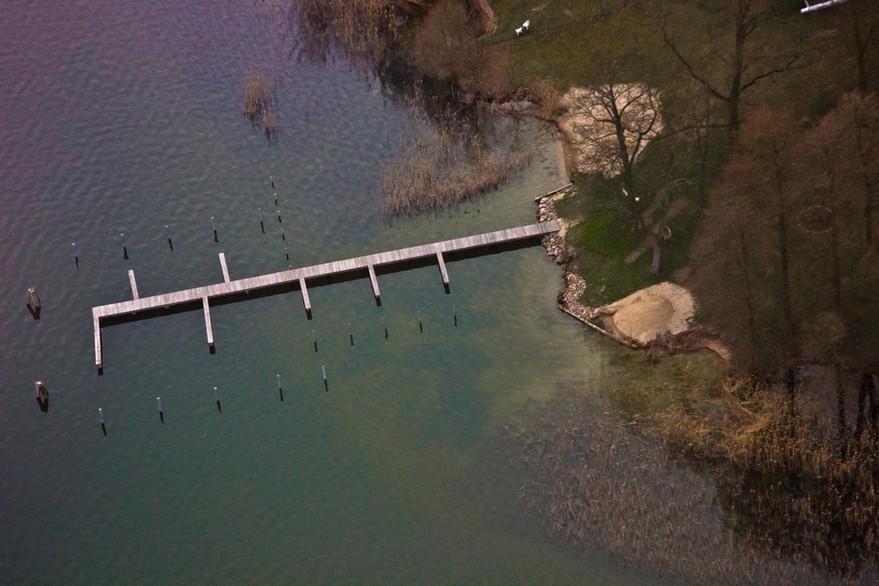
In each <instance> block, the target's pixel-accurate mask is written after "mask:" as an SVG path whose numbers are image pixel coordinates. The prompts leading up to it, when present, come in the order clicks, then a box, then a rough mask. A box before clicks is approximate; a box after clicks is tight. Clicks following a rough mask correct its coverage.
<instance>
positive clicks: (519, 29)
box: [516, 26, 522, 37]
mask: <svg viewBox="0 0 879 586" xmlns="http://www.w3.org/2000/svg"><path fill="white" fill-rule="evenodd" d="M516 36H517V37H521V36H522V27H521V26H520V27H519V28H517V29H516Z"/></svg>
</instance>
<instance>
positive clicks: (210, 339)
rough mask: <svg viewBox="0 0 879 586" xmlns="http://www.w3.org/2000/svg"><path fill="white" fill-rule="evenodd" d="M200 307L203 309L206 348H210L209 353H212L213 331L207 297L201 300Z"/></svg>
mask: <svg viewBox="0 0 879 586" xmlns="http://www.w3.org/2000/svg"><path fill="white" fill-rule="evenodd" d="M201 303H202V306H203V307H204V327H205V330H207V334H208V348H210V350H211V353H213V352H214V329H213V327H212V326H211V307H210V304H209V303H208V297H207V295H205V296H203V297H202V298H201Z"/></svg>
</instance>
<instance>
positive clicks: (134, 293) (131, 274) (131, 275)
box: [128, 269, 140, 299]
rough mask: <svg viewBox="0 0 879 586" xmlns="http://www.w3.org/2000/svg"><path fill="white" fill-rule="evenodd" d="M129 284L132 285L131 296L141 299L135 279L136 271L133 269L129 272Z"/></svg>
mask: <svg viewBox="0 0 879 586" xmlns="http://www.w3.org/2000/svg"><path fill="white" fill-rule="evenodd" d="M128 282H129V283H130V284H131V296H132V297H134V298H135V299H140V294H139V293H138V292H137V281H136V280H135V279H134V271H132V270H131V269H129V270H128Z"/></svg>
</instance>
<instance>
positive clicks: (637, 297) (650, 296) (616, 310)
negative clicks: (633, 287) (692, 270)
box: [596, 283, 695, 344]
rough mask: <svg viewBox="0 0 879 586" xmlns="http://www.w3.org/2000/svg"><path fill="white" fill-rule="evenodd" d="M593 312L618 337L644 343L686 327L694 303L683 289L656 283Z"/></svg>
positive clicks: (672, 284)
mask: <svg viewBox="0 0 879 586" xmlns="http://www.w3.org/2000/svg"><path fill="white" fill-rule="evenodd" d="M596 313H597V314H598V315H600V316H602V317H605V318H606V319H607V322H609V324H608V325H612V326H613V328H614V329H615V330H616V331H617V332H618V333H619V334H620V335H621V336H624V337H626V338H630V339H632V340H635V341H636V342H638V343H640V344H647V343H648V342H651V341H653V340H654V339H656V338H657V337H659V336H662V335H665V334H680V333H681V332H684V331H686V330H688V329H689V328H690V321H691V320H692V319H693V315H694V314H695V304H694V303H693V296H692V295H691V294H690V292H689V291H688V290H687V289H685V288H683V287H681V286H680V285H675V284H674V283H660V284H658V285H653V286H652V287H647V288H646V289H641V290H640V291H636V292H635V293H632V294H631V295H629V296H628V297H624V298H623V299H620V300H619V301H615V302H613V303H611V304H609V305H605V306H602V307H599V308H598V310H597V311H596Z"/></svg>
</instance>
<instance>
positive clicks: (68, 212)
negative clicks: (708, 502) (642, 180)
mask: <svg viewBox="0 0 879 586" xmlns="http://www.w3.org/2000/svg"><path fill="white" fill-rule="evenodd" d="M280 29H283V26H282V24H280V21H279V20H278V13H277V12H275V11H274V10H269V9H266V8H264V5H262V4H260V5H257V6H246V5H245V6H237V5H235V4H223V5H216V4H215V3H200V2H196V3H193V4H190V5H188V6H187V7H180V6H179V5H177V4H168V5H167V6H163V5H161V3H159V4H151V5H149V7H146V6H144V5H141V4H140V3H134V2H122V3H119V2H113V3H109V2H107V3H101V2H89V3H70V4H61V5H51V6H49V5H42V6H41V5H36V6H33V5H30V4H25V3H14V4H11V5H9V6H7V7H6V16H5V18H4V19H3V21H2V22H0V37H2V38H3V39H4V43H3V45H2V46H0V63H2V64H3V67H2V68H0V103H2V104H3V107H2V109H0V133H2V134H0V151H2V152H0V154H2V156H0V193H2V203H0V206H2V207H0V244H2V251H3V256H2V261H0V267H2V275H3V278H2V280H0V365H2V370H0V383H2V385H0V445H2V446H3V449H2V450H0V471H2V474H0V535H3V537H4V539H3V547H2V548H0V575H2V576H3V580H4V581H5V582H9V583H34V582H52V583H94V582H107V583H118V582H173V583H183V582H186V583H190V582H231V583H242V582H244V583H264V582H295V583H364V582H378V583H384V582H391V583H404V582H405V583H503V584H512V583H558V584H561V583H579V584H582V583H587V584H588V583H595V584H608V583H633V582H639V581H644V582H655V581H654V580H651V579H649V578H647V577H644V576H639V575H634V574H632V573H631V572H630V571H629V570H627V569H625V568H622V567H619V566H616V565H614V563H613V562H612V561H610V560H608V559H607V558H605V557H603V556H601V555H600V554H598V553H595V552H590V551H588V550H587V551H584V550H574V549H571V548H567V547H561V546H559V545H558V544H557V543H556V542H554V541H552V540H551V539H549V538H548V537H546V535H545V534H544V532H543V531H542V530H541V529H540V528H539V527H537V526H536V525H533V523H532V522H531V521H529V520H528V517H527V515H525V514H524V513H523V511H522V510H521V508H520V506H519V505H518V503H517V502H516V501H515V498H514V497H513V495H512V490H514V489H515V487H511V486H508V484H509V483H510V482H511V480H512V477H510V476H509V474H511V471H510V470H509V469H508V468H507V467H506V465H505V462H503V461H493V460H492V454H491V453H490V448H489V445H488V443H487V441H488V438H490V437H492V435H493V434H496V433H498V430H499V429H501V428H502V426H503V425H504V424H505V423H506V422H508V421H509V420H510V419H511V418H512V417H513V416H514V414H515V413H516V412H517V411H518V410H519V408H520V407H521V406H522V405H523V404H524V403H525V402H526V401H528V400H529V399H535V398H536V399H538V400H543V399H546V398H548V397H549V396H551V395H552V394H553V393H554V392H555V389H556V388H557V385H558V384H559V383H562V382H568V381H577V380H584V379H586V378H589V377H596V376H600V374H601V372H602V370H603V369H604V367H605V364H606V361H607V356H608V354H609V353H612V352H616V351H618V350H617V349H616V348H615V347H614V346H611V345H609V344H607V343H606V342H605V341H602V340H599V339H597V338H595V337H594V336H592V335H590V334H589V333H588V332H585V331H584V330H583V328H582V327H581V326H579V325H578V324H576V323H574V322H573V321H572V320H570V319H569V318H567V317H565V316H564V315H562V314H561V313H559V312H558V311H557V309H556V308H555V296H556V293H557V290H558V287H559V284H560V277H561V269H560V268H559V267H557V266H556V265H555V264H554V263H553V262H552V261H551V260H550V259H548V258H547V257H546V255H545V253H544V251H543V250H542V248H540V247H539V246H533V247H524V248H516V249H514V250H509V251H503V252H497V253H496V254H487V255H482V256H475V257H470V258H462V259H459V260H456V261H454V262H450V263H449V266H448V268H449V271H450V275H451V288H450V292H449V293H446V292H444V290H443V287H442V283H441V281H440V276H439V271H438V270H437V268H436V267H435V266H432V265H428V266H423V267H418V268H414V269H412V270H406V271H397V272H379V281H380V283H381V289H382V305H381V306H380V307H379V306H376V303H375V302H374V300H373V297H372V294H371V289H370V286H369V280H368V279H366V278H365V275H363V276H361V278H356V279H351V280H343V281H340V282H334V283H327V284H325V285H323V286H316V287H313V288H310V294H311V300H312V304H313V307H314V314H313V319H311V320H309V319H307V317H306V315H305V312H304V310H303V307H302V303H301V300H300V298H299V294H298V291H292V292H283V293H279V294H277V295H271V296H263V297H257V296H254V298H253V299H247V300H244V301H240V302H237V303H230V304H225V305H218V306H216V307H214V308H213V309H212V317H213V327H214V336H215V339H216V344H217V350H216V354H213V355H211V354H209V353H208V349H207V345H206V341H205V331H204V323H203V317H202V313H201V312H200V311H188V312H181V313H176V314H173V315H168V316H162V317H158V318H152V319H146V320H141V321H136V322H131V323H125V324H118V325H113V326H109V327H106V328H104V330H103V346H104V365H105V371H104V374H103V375H102V376H99V375H98V374H97V372H96V370H95V366H94V354H93V344H92V324H91V315H90V309H91V307H92V306H94V305H102V304H106V303H112V302H115V301H121V300H125V299H129V298H130V295H131V291H130V288H129V283H128V278H127V271H128V270H134V272H135V274H136V277H137V283H138V287H139V290H140V294H141V295H142V296H145V295H151V294H156V293H163V292H168V291H172V290H177V289H183V288H187V287H193V286H199V285H204V284H210V283H214V282H218V281H220V280H221V279H222V274H221V272H220V265H219V262H218V259H217V253H218V252H224V253H225V255H226V258H227V260H228V264H229V270H230V272H231V275H232V278H239V277H244V276H252V275H258V274H262V273H266V272H272V271H276V270H280V269H283V268H286V267H287V266H288V264H292V265H294V266H302V265H307V264H311V263H315V262H324V261H330V260H337V259H341V258H347V257H349V256H354V255H360V254H367V253H371V252H378V251H381V250H385V249H390V248H396V247H400V246H410V245H415V244H421V243H426V242H431V241H434V240H440V239H447V238H454V237H458V236H464V235H469V234H474V233H479V232H484V231H490V230H497V229H502V228H506V227H511V226H516V225H521V224H526V223H530V222H533V221H534V211H535V210H534V203H533V197H534V196H535V195H538V194H540V193H542V192H545V191H548V190H549V189H552V188H554V187H556V186H558V185H559V184H560V183H561V182H562V181H563V179H562V178H561V177H560V176H559V172H558V166H557V152H556V151H555V149H556V148H557V147H556V146H554V145H553V144H552V143H551V142H546V144H545V145H544V147H542V149H541V151H540V153H539V154H538V155H537V156H535V157H534V159H533V161H532V163H531V165H530V166H529V167H528V169H527V170H526V171H525V172H523V173H522V174H521V175H520V176H517V177H514V178H513V179H512V180H511V181H510V182H509V184H508V185H506V186H505V187H504V188H503V189H502V190H501V191H500V192H499V193H496V194H492V195H488V196H486V197H484V198H481V199H479V200H478V201H473V202H470V203H467V204H465V205H462V206H460V207H458V208H456V209H455V210H453V211H449V212H444V213H439V214H435V215H430V216H426V217H422V218H418V219H413V220H402V221H398V222H395V223H393V224H392V225H388V224H386V223H384V222H383V221H382V220H381V219H380V218H379V216H378V213H377V210H378V208H379V204H380V200H381V189H380V184H381V183H380V173H381V167H382V165H383V164H384V162H386V161H387V160H389V159H390V158H391V156H392V155H393V154H394V152H395V149H396V148H397V144H398V140H399V137H400V136H401V130H400V129H401V128H402V127H404V126H405V116H407V113H406V112H405V111H404V110H403V109H401V108H399V107H398V106H397V105H395V103H394V102H393V101H392V100H390V99H388V98H387V97H386V96H384V95H383V94H382V91H380V89H379V87H378V82H375V81H373V82H372V83H370V82H369V81H368V80H364V79H363V78H362V77H360V76H358V75H357V74H355V73H354V72H351V71H350V70H349V69H348V68H347V67H346V66H345V65H344V64H329V65H326V64H308V63H297V62H295V61H291V60H290V59H289V58H288V49H289V47H290V42H289V39H287V40H286V41H284V40H279V38H280V39H284V38H285V35H286V34H289V33H283V31H282V32H281V33H279V30H280ZM292 45H294V46H295V42H293V43H292ZM253 69H258V70H263V71H266V72H268V73H269V74H270V75H272V76H273V79H275V80H277V83H278V90H277V111H278V114H279V119H280V134H279V136H278V137H277V140H276V142H275V144H274V145H272V146H269V145H268V144H267V142H266V140H265V137H264V136H263V135H262V134H260V133H259V132H255V131H254V130H253V129H251V128H250V127H249V126H248V124H247V123H246V122H245V120H244V119H243V116H242V113H241V87H242V82H243V80H244V78H245V76H246V75H247V73H248V72H249V71H251V70H253ZM525 131H528V132H533V131H534V129H533V128H531V127H527V126H526V127H525ZM270 175H273V176H274V180H275V185H276V189H275V190H274V191H276V192H277V194H278V205H277V206H275V204H274V199H273V195H272V193H273V190H272V187H271V185H270V184H269V180H268V178H269V176H270ZM259 208H262V209H263V221H264V226H265V233H263V232H262V230H261V229H260V216H259V212H258V209H259ZM276 209H279V210H280V213H281V218H282V222H278V221H277V217H276V215H275V210H276ZM212 217H213V218H214V225H215V226H216V229H217V240H218V241H219V242H215V241H214V237H213V233H212V226H211V218H212ZM166 225H167V226H168V227H167V230H166V228H165V226H166ZM123 233H124V243H125V247H126V249H127V252H128V257H129V258H128V259H125V258H124V256H123V246H122V245H123V241H122V237H121V234H123ZM282 234H283V236H284V239H282ZM169 237H170V238H171V245H170V246H169V243H168V240H167V239H168V238H169ZM74 242H75V243H76V244H75V246H74V245H73V243H74ZM285 248H286V252H285ZM287 254H289V257H290V259H289V261H288V260H287V258H286V255H287ZM74 256H76V257H77V260H78V267H77V265H76V261H75V259H74ZM30 286H35V287H36V288H37V291H38V292H39V294H40V296H41V297H42V302H43V311H42V315H41V319H39V320H34V319H32V318H31V316H30V315H29V314H28V312H27V310H26V308H25V291H26V289H27V287H30ZM419 317H420V320H421V327H419ZM456 318H457V325H455V319H456ZM349 324H350V326H349ZM385 324H387V329H388V335H387V337H385V334H384V325H385ZM312 330H314V338H313V337H312ZM352 337H353V341H354V343H353V345H352V344H351V339H352ZM314 339H316V341H317V346H318V352H315V349H314V342H313V340H314ZM322 366H324V367H326V371H327V373H328V381H327V388H326V390H325V388H324V385H323V382H322V380H321V367H322ZM277 375H280V377H281V384H282V387H283V390H282V392H283V400H281V396H280V394H279V390H278V388H277V384H276V376H277ZM37 379H41V380H43V381H44V382H45V384H46V386H47V387H48V388H49V391H50V394H51V395H50V405H49V412H48V413H45V414H44V413H41V412H40V410H39V408H38V406H37V405H36V401H35V400H34V397H33V394H32V392H33V391H32V388H33V383H34V380H37ZM215 386H216V387H217V392H218V393H219V396H220V398H221V402H222V403H221V405H222V412H220V411H219V410H218V408H217V405H216V404H215V401H214V387H215ZM158 396H161V398H162V404H163V409H164V423H162V422H161V421H160V420H159V416H158V413H157V403H156V398H157V397H158ZM99 408H101V409H102V410H103V413H104V416H105V421H106V429H107V435H106V436H104V434H103V433H102V430H101V427H100V424H99V421H98V409H99Z"/></svg>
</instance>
